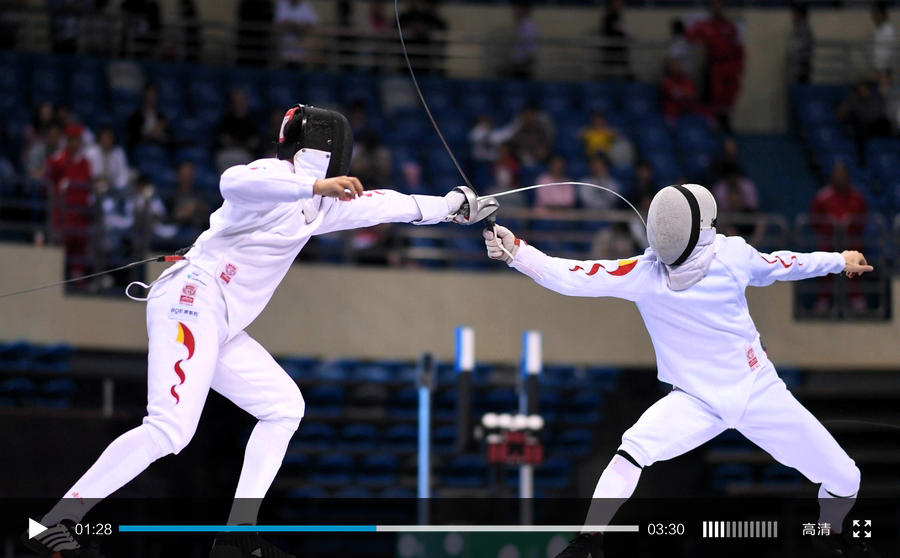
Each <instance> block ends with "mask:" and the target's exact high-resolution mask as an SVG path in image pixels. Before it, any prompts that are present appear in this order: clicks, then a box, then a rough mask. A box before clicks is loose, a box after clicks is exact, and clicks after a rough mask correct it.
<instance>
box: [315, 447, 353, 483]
mask: <svg viewBox="0 0 900 558" xmlns="http://www.w3.org/2000/svg"><path fill="white" fill-rule="evenodd" d="M353 469H354V468H353V457H351V456H350V455H347V454H344V453H329V454H325V455H321V456H319V457H318V459H316V461H315V464H314V465H313V468H312V473H311V474H310V475H309V478H310V480H312V481H314V482H316V483H319V484H325V485H336V484H337V485H343V484H349V483H350V482H351V481H352V480H353Z"/></svg>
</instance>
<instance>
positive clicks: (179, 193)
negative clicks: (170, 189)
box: [171, 161, 210, 236]
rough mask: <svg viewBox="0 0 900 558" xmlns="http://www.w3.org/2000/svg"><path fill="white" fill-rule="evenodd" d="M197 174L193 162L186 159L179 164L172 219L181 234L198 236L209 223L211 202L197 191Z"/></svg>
mask: <svg viewBox="0 0 900 558" xmlns="http://www.w3.org/2000/svg"><path fill="white" fill-rule="evenodd" d="M196 175H197V173H196V170H195V169H194V165H193V163H191V162H189V161H184V162H182V163H181V164H180V165H178V170H177V172H176V174H175V198H174V200H173V202H172V219H171V221H172V224H174V225H176V226H177V227H178V228H179V231H178V232H179V233H180V234H185V235H191V234H193V235H194V236H196V234H197V233H198V232H199V231H202V230H203V229H205V228H207V226H208V225H209V213H210V208H209V204H208V203H207V202H206V199H204V197H203V196H201V195H200V194H198V193H197V190H196V185H195V179H196Z"/></svg>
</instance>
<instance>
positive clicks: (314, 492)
mask: <svg viewBox="0 0 900 558" xmlns="http://www.w3.org/2000/svg"><path fill="white" fill-rule="evenodd" d="M327 496H328V492H326V491H325V489H324V488H322V487H320V486H301V487H299V488H293V489H291V490H290V492H288V498H289V499H292V500H323V499H325V498H326V497H327Z"/></svg>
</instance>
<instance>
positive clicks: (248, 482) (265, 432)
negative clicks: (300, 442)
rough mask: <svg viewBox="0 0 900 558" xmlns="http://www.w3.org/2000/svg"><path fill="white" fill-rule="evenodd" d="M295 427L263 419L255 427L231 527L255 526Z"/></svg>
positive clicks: (230, 520)
mask: <svg viewBox="0 0 900 558" xmlns="http://www.w3.org/2000/svg"><path fill="white" fill-rule="evenodd" d="M293 424H294V423H291V425H290V426H289V425H287V424H285V423H282V422H276V421H264V420H261V421H259V422H257V423H256V426H255V427H253V432H252V433H251V434H250V440H248V441H247V449H246V450H244V465H243V467H242V468H241V478H240V480H238V486H237V490H236V491H235V494H234V498H235V499H234V503H233V504H232V506H231V514H229V516H228V524H229V525H238V524H242V523H243V524H250V525H255V524H256V518H257V516H258V515H259V506H260V505H261V504H262V499H263V497H264V496H265V495H266V492H268V490H269V487H270V486H271V485H272V481H274V480H275V475H276V474H277V473H278V469H280V468H281V463H282V461H284V454H285V452H287V446H288V442H290V440H291V436H293V435H294V431H295V429H294V428H292V426H293Z"/></svg>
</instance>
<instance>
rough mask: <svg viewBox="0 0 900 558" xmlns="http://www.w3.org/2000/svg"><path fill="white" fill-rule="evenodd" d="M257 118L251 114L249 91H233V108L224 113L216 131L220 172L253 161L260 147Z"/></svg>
mask: <svg viewBox="0 0 900 558" xmlns="http://www.w3.org/2000/svg"><path fill="white" fill-rule="evenodd" d="M257 122H258V121H257V119H256V118H254V117H253V116H252V115H251V114H250V110H249V108H248V106H247V93H246V92H244V91H243V90H240V89H236V90H234V91H232V92H231V108H230V109H229V110H228V112H226V113H225V114H224V115H222V119H221V120H220V121H219V129H218V132H217V133H216V167H217V168H218V169H219V172H224V171H225V169H227V168H229V167H233V166H234V165H242V164H246V163H249V162H250V161H252V160H253V159H254V157H255V155H256V152H257V150H258V149H259V135H258V133H257V131H256V129H257Z"/></svg>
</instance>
